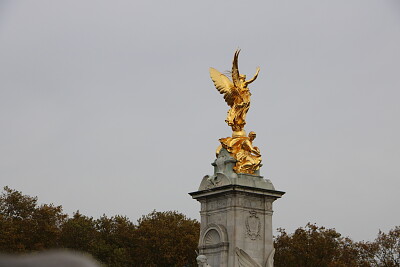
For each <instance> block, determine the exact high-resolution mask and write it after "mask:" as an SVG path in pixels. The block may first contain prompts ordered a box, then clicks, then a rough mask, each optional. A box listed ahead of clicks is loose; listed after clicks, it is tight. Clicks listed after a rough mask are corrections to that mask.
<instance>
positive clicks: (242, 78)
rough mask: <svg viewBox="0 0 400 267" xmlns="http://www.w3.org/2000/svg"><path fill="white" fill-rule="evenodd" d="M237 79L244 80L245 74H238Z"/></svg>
mask: <svg viewBox="0 0 400 267" xmlns="http://www.w3.org/2000/svg"><path fill="white" fill-rule="evenodd" d="M239 80H241V81H243V82H244V81H246V75H244V74H239Z"/></svg>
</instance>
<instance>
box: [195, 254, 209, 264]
mask: <svg viewBox="0 0 400 267" xmlns="http://www.w3.org/2000/svg"><path fill="white" fill-rule="evenodd" d="M196 261H197V264H200V263H207V257H206V256H205V255H199V256H197V258H196Z"/></svg>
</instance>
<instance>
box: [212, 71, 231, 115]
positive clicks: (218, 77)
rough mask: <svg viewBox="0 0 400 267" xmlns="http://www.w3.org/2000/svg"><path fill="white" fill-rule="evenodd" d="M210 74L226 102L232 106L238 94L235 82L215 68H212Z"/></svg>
mask: <svg viewBox="0 0 400 267" xmlns="http://www.w3.org/2000/svg"><path fill="white" fill-rule="evenodd" d="M210 76H211V80H212V81H213V82H214V85H215V87H216V88H217V90H218V91H219V92H220V93H221V94H223V95H224V99H225V101H226V103H227V104H228V105H229V106H230V107H232V106H233V104H234V102H235V97H236V96H237V94H238V93H237V90H236V88H235V86H234V85H233V83H232V82H231V81H230V80H229V78H228V77H226V76H225V75H224V74H222V73H221V72H219V71H217V70H216V69H214V68H210Z"/></svg>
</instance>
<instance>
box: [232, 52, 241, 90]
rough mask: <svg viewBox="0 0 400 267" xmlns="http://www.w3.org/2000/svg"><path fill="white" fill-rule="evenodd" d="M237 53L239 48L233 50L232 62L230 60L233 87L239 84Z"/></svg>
mask: <svg viewBox="0 0 400 267" xmlns="http://www.w3.org/2000/svg"><path fill="white" fill-rule="evenodd" d="M239 53H240V49H237V50H236V51H235V55H234V56H233V62H232V81H233V84H234V85H235V87H238V86H239V75H240V74H239V62H238V61H239Z"/></svg>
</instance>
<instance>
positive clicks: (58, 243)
mask: <svg viewBox="0 0 400 267" xmlns="http://www.w3.org/2000/svg"><path fill="white" fill-rule="evenodd" d="M199 231H200V224H199V222H198V221H196V220H193V219H190V218H187V217H186V216H185V215H183V214H181V213H179V212H176V211H167V212H157V211H153V212H151V213H150V214H148V215H144V216H142V218H140V219H139V220H138V221H137V222H136V223H133V222H131V221H130V220H129V219H128V218H127V217H125V216H112V217H107V216H106V215H103V216H101V217H100V218H98V219H94V218H92V217H88V216H85V215H83V214H81V213H80V212H79V211H77V212H75V213H74V214H73V215H72V216H68V215H67V214H65V213H63V210H62V207H61V206H55V205H53V204H42V205H39V204H38V199H37V197H31V196H28V195H24V194H22V192H19V191H17V190H13V189H11V188H9V187H4V189H3V192H2V194H1V196H0V252H2V253H28V252H37V251H42V250H45V249H71V250H76V251H81V252H83V253H87V254H90V255H91V256H93V257H94V258H95V259H97V260H98V261H99V262H101V263H103V264H104V265H105V266H115V267H119V266H121V267H123V266H139V267H140V266H145V267H152V266H157V267H164V266H165V267H167V266H168V267H170V266H178V267H182V266H187V267H189V266H193V267H194V266H197V265H196V260H195V259H196V253H195V251H196V250H197V245H198V238H199ZM274 242H275V244H274V245H275V249H276V253H275V266H276V267H292V266H293V267H303V266H304V267H334V266H337V267H341V266H343V267H352V266H354V267H356V266H361V267H367V266H384V267H399V266H400V226H397V227H395V228H394V229H392V230H390V231H389V232H388V233H383V232H379V233H378V236H377V238H376V239H375V241H373V242H364V241H362V242H354V241H352V240H351V239H350V238H348V237H342V236H341V234H340V233H338V232H336V230H335V229H326V228H324V227H319V226H317V225H315V224H307V225H306V226H305V227H300V228H298V229H297V230H295V232H294V233H287V232H286V231H285V230H284V229H278V235H277V236H276V237H275V241H274Z"/></svg>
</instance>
